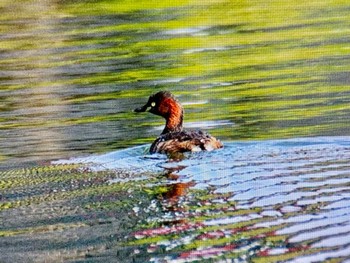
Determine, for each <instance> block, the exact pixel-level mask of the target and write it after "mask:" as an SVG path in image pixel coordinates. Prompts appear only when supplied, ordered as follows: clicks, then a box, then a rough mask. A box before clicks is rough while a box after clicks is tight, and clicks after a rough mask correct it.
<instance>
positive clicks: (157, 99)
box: [134, 91, 183, 133]
mask: <svg viewBox="0 0 350 263" xmlns="http://www.w3.org/2000/svg"><path fill="white" fill-rule="evenodd" d="M148 109H149V110H148ZM147 110H148V111H149V112H151V113H153V114H155V115H159V116H162V117H163V118H165V119H166V126H165V129H164V131H163V133H167V132H173V131H181V130H182V119H183V109H182V106H181V104H180V103H179V102H178V101H177V100H176V98H175V97H174V96H173V95H172V94H171V93H170V92H169V91H160V92H158V93H156V94H153V95H152V96H150V97H149V99H148V101H147V103H146V104H145V105H144V106H142V107H140V108H137V109H135V110H134V111H135V112H145V111H147Z"/></svg>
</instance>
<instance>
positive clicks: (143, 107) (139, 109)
mask: <svg viewBox="0 0 350 263" xmlns="http://www.w3.org/2000/svg"><path fill="white" fill-rule="evenodd" d="M147 108H148V105H147V104H146V105H145V106H142V107H140V108H136V109H134V112H145V111H146V110H147Z"/></svg>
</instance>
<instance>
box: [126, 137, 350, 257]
mask: <svg viewBox="0 0 350 263" xmlns="http://www.w3.org/2000/svg"><path fill="white" fill-rule="evenodd" d="M349 146H350V141H349V139H348V138H346V137H344V138H316V139H300V140H289V141H288V140H287V141H271V142H256V143H238V144H227V145H226V147H225V148H224V149H223V150H220V151H218V152H213V153H204V154H203V155H192V156H190V157H189V158H188V159H185V160H182V161H180V162H178V163H176V165H175V164H172V165H170V167H172V171H171V173H168V172H167V175H168V178H170V179H169V180H172V181H174V180H175V183H174V182H172V183H171V184H167V185H165V186H164V187H165V189H166V190H164V192H163V193H162V195H161V196H162V198H161V199H160V204H161V207H162V211H163V215H161V216H160V217H158V218H153V219H151V220H150V222H149V225H150V226H151V227H150V228H148V229H144V230H140V231H137V232H136V233H134V240H132V241H130V244H132V245H136V244H139V245H141V244H142V245H143V246H147V251H148V253H150V254H152V255H153V257H152V258H151V259H150V262H164V261H165V262H192V261H197V260H204V259H217V260H218V259H230V258H232V259H233V258H235V259H236V260H238V261H246V260H265V261H266V260H267V261H269V262H281V261H288V262H289V261H292V262H294V261H296V262H300V261H309V260H310V259H312V260H314V259H317V260H318V261H323V260H326V259H329V258H337V257H349V256H350V254H349V249H348V248H349V245H350V243H349V230H350V228H349V218H348V217H349V211H348V210H349V209H348V207H349V198H350V195H349V191H348V189H347V187H346V185H347V184H348V183H349V178H347V177H348V176H347V174H348V173H349V166H348V164H347V161H346V160H347V159H348V158H349V154H350V152H349V149H350V148H349ZM223 157H224V158H223ZM165 167H167V169H168V167H169V164H167V165H165ZM156 187H159V186H156ZM154 224H156V226H155V225H154Z"/></svg>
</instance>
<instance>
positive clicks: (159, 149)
mask: <svg viewBox="0 0 350 263" xmlns="http://www.w3.org/2000/svg"><path fill="white" fill-rule="evenodd" d="M222 147H223V145H222V143H221V142H220V140H218V139H216V138H215V137H213V136H211V135H209V134H208V133H206V132H203V131H181V132H169V133H166V134H162V135H161V136H159V137H158V138H157V139H156V140H155V141H154V142H153V143H152V145H151V148H150V153H175V152H187V151H192V152H196V151H202V150H205V151H211V150H214V149H218V148H222Z"/></svg>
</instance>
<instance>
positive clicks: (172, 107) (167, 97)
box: [135, 91, 223, 153]
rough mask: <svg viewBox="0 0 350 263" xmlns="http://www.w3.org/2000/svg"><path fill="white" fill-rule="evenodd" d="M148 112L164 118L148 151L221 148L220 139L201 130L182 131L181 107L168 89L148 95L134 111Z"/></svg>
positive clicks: (173, 151)
mask: <svg viewBox="0 0 350 263" xmlns="http://www.w3.org/2000/svg"><path fill="white" fill-rule="evenodd" d="M148 108H150V109H149V112H151V113H153V114H155V115H159V116H162V117H163V118H165V120H166V124H165V128H164V130H163V132H162V133H161V134H160V136H159V137H158V138H157V139H156V140H155V141H154V142H153V143H152V145H151V148H150V153H175V152H186V151H201V150H207V151H211V150H214V149H218V148H222V147H223V145H222V143H221V142H220V140H218V139H216V138H214V137H212V136H210V135H209V134H208V133H206V132H203V131H184V130H183V127H182V121H183V109H182V106H181V104H180V103H179V102H178V101H177V100H176V98H175V97H174V96H173V95H172V94H171V93H170V92H168V91H160V92H158V93H156V94H154V95H152V96H150V97H149V99H148V102H147V103H146V104H145V105H144V106H143V107H140V108H137V109H135V112H145V111H146V110H147V109H148Z"/></svg>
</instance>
